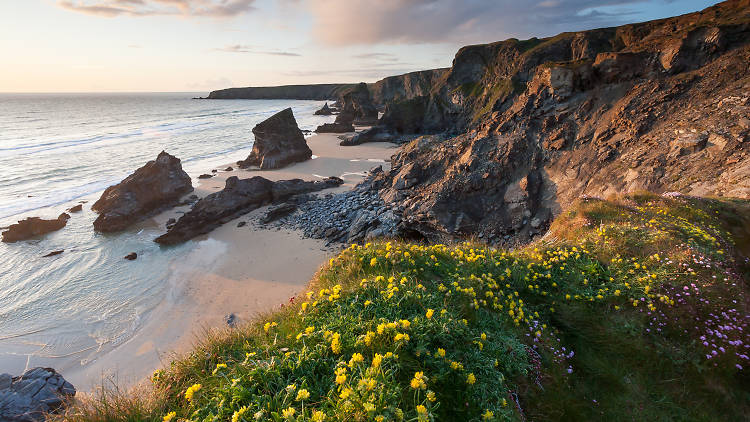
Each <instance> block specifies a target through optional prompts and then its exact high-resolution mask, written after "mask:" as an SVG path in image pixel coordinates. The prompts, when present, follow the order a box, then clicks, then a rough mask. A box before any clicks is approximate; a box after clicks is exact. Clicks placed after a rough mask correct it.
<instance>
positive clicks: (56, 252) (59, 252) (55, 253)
mask: <svg viewBox="0 0 750 422" xmlns="http://www.w3.org/2000/svg"><path fill="white" fill-rule="evenodd" d="M63 252H65V249H60V250H59V251H52V252H50V253H48V254H47V255H42V258H48V257H50V256H55V255H60V254H61V253H63Z"/></svg>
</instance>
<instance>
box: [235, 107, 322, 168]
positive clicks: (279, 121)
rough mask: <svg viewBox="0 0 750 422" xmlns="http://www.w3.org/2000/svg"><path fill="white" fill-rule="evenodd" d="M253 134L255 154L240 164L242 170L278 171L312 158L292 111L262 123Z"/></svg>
mask: <svg viewBox="0 0 750 422" xmlns="http://www.w3.org/2000/svg"><path fill="white" fill-rule="evenodd" d="M253 134H254V135H255V143H254V144H253V150H252V151H251V152H250V155H249V156H248V157H247V159H246V160H244V161H238V162H237V165H239V166H240V168H247V167H250V166H258V167H260V168H261V170H267V169H277V168H281V167H284V166H287V165H289V164H292V163H297V162H301V161H306V160H309V159H310V157H312V151H311V150H310V148H309V147H308V146H307V141H305V136H304V135H303V134H302V131H301V130H300V129H299V127H298V126H297V121H296V120H295V119H294V114H293V113H292V109H291V108H287V109H284V110H281V111H280V112H278V113H276V114H274V115H273V116H271V117H269V118H268V119H266V120H264V121H262V122H260V123H258V124H257V125H256V126H255V127H254V128H253Z"/></svg>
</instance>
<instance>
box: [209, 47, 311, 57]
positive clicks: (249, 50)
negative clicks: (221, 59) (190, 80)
mask: <svg viewBox="0 0 750 422" xmlns="http://www.w3.org/2000/svg"><path fill="white" fill-rule="evenodd" d="M214 50H216V51H223V52H225V53H249V54H265V55H268V56H285V57H302V54H299V53H294V52H291V51H279V50H258V49H256V48H255V47H254V46H251V45H244V44H235V45H228V46H225V47H219V48H215V49H214Z"/></svg>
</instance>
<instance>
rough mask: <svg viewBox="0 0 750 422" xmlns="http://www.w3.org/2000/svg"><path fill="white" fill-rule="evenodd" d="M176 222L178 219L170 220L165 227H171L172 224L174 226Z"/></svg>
mask: <svg viewBox="0 0 750 422" xmlns="http://www.w3.org/2000/svg"><path fill="white" fill-rule="evenodd" d="M176 222H177V219H175V218H170V219H169V220H167V223H166V224H165V226H167V227H169V226H171V225H172V224H174V223H176Z"/></svg>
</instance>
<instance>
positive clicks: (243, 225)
mask: <svg viewBox="0 0 750 422" xmlns="http://www.w3.org/2000/svg"><path fill="white" fill-rule="evenodd" d="M245 225H247V221H240V222H239V223H237V227H245Z"/></svg>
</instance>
